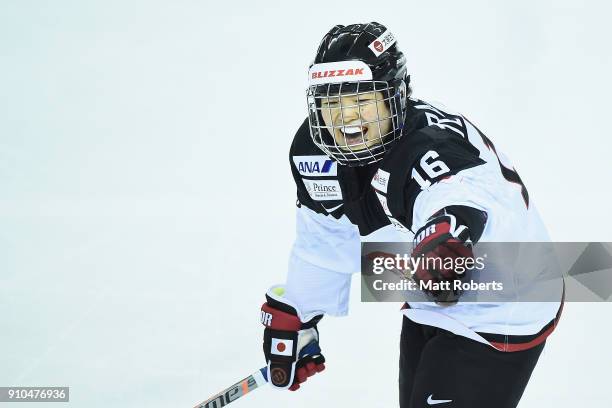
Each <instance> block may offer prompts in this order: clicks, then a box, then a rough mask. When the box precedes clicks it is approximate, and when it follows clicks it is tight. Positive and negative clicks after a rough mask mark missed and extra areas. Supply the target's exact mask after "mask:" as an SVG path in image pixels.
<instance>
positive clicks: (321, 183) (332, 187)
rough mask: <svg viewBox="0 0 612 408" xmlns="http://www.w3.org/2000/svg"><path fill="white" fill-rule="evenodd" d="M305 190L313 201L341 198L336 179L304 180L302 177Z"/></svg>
mask: <svg viewBox="0 0 612 408" xmlns="http://www.w3.org/2000/svg"><path fill="white" fill-rule="evenodd" d="M302 181H303V182H304V185H305V186H306V191H308V194H310V197H311V198H312V199H313V200H315V201H328V200H342V191H341V190H340V183H338V180H316V181H315V180H306V179H302Z"/></svg>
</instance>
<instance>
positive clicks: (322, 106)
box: [307, 22, 410, 166]
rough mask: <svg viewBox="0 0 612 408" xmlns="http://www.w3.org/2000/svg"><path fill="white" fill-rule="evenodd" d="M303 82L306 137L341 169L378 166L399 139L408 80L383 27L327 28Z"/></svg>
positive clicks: (393, 42) (402, 60)
mask: <svg viewBox="0 0 612 408" xmlns="http://www.w3.org/2000/svg"><path fill="white" fill-rule="evenodd" d="M308 80H309V87H308V91H307V100H308V111H309V116H308V117H309V123H310V134H311V136H312V139H313V141H314V143H315V144H316V145H317V146H319V148H321V150H323V151H324V152H325V153H326V154H327V155H329V156H330V157H332V158H333V159H334V160H336V161H338V162H339V163H340V164H346V165H349V166H361V165H365V164H369V163H373V162H375V161H378V160H380V159H381V158H382V157H383V156H384V154H385V152H386V151H387V150H388V149H389V147H390V145H391V144H392V143H393V142H394V141H396V140H397V139H398V138H399V137H400V136H401V134H402V126H403V123H404V116H405V112H406V99H407V96H408V95H407V89H409V88H408V85H409V82H410V77H409V76H407V75H406V59H405V57H404V54H402V53H401V52H400V51H399V49H398V47H397V43H396V40H395V37H394V36H393V34H392V33H391V32H389V31H388V30H387V29H386V27H385V26H383V25H382V24H379V23H375V22H372V23H369V24H351V25H349V26H346V27H345V26H342V25H337V26H335V27H334V28H332V29H331V30H330V31H329V32H328V33H327V34H326V35H325V37H323V40H321V44H320V45H319V49H318V50H317V55H316V57H315V60H314V62H313V64H312V65H311V66H310V70H309V78H308Z"/></svg>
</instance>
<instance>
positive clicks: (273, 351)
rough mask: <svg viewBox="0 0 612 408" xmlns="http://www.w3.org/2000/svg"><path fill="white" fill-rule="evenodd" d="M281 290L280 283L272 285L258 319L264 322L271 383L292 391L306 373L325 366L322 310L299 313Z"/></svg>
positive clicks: (311, 373) (304, 377)
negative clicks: (307, 313) (322, 340)
mask: <svg viewBox="0 0 612 408" xmlns="http://www.w3.org/2000/svg"><path fill="white" fill-rule="evenodd" d="M284 292H285V291H284V288H282V287H280V286H276V287H273V288H271V289H270V290H269V291H268V293H267V294H266V300H267V301H266V303H264V304H263V306H262V307H261V322H262V323H263V325H264V326H266V329H265V331H264V342H263V350H264V354H265V356H266V362H267V365H268V380H269V381H270V384H271V385H272V386H273V387H274V388H277V389H289V390H291V391H295V390H297V389H298V388H300V384H301V383H303V382H305V381H306V379H307V378H308V377H310V376H313V375H315V374H316V373H318V372H321V371H323V370H324V369H325V364H324V363H325V357H323V355H322V354H321V349H320V348H319V331H318V330H317V323H318V322H319V320H321V318H322V317H323V314H319V313H314V314H310V315H308V316H302V315H301V313H300V312H299V311H298V310H297V307H295V305H293V304H292V303H291V302H290V301H289V300H287V299H284V298H283V294H284Z"/></svg>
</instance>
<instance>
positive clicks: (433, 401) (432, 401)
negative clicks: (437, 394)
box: [427, 394, 453, 405]
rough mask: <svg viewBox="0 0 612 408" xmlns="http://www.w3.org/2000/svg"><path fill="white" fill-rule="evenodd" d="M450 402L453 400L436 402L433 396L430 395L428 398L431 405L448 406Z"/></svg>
mask: <svg viewBox="0 0 612 408" xmlns="http://www.w3.org/2000/svg"><path fill="white" fill-rule="evenodd" d="M448 402H453V400H435V399H433V394H431V395H429V397H427V403H428V404H429V405H438V404H446V403H448Z"/></svg>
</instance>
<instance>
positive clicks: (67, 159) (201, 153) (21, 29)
mask: <svg viewBox="0 0 612 408" xmlns="http://www.w3.org/2000/svg"><path fill="white" fill-rule="evenodd" d="M610 11H611V10H610V6H609V5H608V2H605V1H553V0H551V1H537V2H536V1H512V2H509V1H462V2H457V1H436V2H423V1H418V2H417V1H397V2H376V1H360V0H351V1H335V2H330V1H318V0H308V1H302V2H294V1H284V2H282V1H278V2H270V1H256V2H255V1H240V2H238V1H215V2H213V1H208V2H207V1H125V0H124V1H110V0H105V1H67V0H63V1H59V0H58V1H53V2H45V1H23V0H21V1H19V0H3V1H2V2H1V3H0V386H18V385H33V386H35V385H56V386H64V385H66V386H70V387H71V402H70V403H69V404H68V405H69V406H72V407H88V408H95V407H108V406H112V407H144V406H146V407H151V408H153V407H170V406H172V407H190V406H193V405H195V404H196V403H197V402H199V401H201V400H204V399H206V398H207V397H208V396H210V395H212V394H214V393H215V392H217V391H219V390H220V389H223V388H225V387H226V386H228V385H230V384H232V383H233V382H235V381H237V380H239V379H241V378H242V377H244V376H246V375H247V374H249V373H251V372H252V371H254V370H255V369H257V368H258V367H260V366H262V365H263V355H262V352H261V332H262V328H261V326H260V323H259V321H258V319H259V306H260V304H261V303H262V301H263V295H264V292H265V290H266V289H267V288H268V287H269V286H270V285H272V284H274V283H279V282H282V281H283V279H284V275H285V269H286V262H287V254H288V251H289V249H290V246H291V242H292V239H293V235H294V232H293V212H294V202H295V187H294V185H293V181H292V178H291V175H290V172H289V167H288V156H287V154H288V147H289V144H290V142H291V139H292V137H293V134H294V132H295V130H296V129H297V127H298V125H299V124H300V123H301V121H302V120H303V119H304V117H305V114H306V109H305V105H306V104H305V96H304V91H305V85H306V73H307V69H308V64H309V63H310V61H311V60H312V58H313V57H314V53H315V50H316V48H317V45H318V42H319V40H320V38H321V37H322V36H323V35H324V34H325V33H326V32H327V31H328V30H329V29H330V28H331V27H332V26H333V25H335V24H338V23H342V24H350V23H354V22H368V21H372V20H374V21H379V22H382V23H384V24H386V25H387V26H388V27H389V28H390V29H391V30H392V31H393V32H394V34H395V35H396V37H397V38H398V40H399V42H398V43H399V46H400V47H401V49H402V50H403V51H404V53H405V54H406V56H407V58H408V64H409V68H410V72H411V74H412V80H413V86H414V90H415V95H416V96H418V97H422V98H424V99H428V100H437V101H441V102H443V103H445V104H446V105H447V106H449V107H452V108H454V109H456V110H458V111H460V112H462V113H464V114H466V115H467V116H468V117H469V118H470V119H472V120H473V121H475V122H476V123H477V124H478V125H479V126H480V127H481V129H483V130H484V131H485V133H487V135H488V136H489V137H490V138H491V139H493V141H494V142H495V144H496V146H497V147H498V148H499V149H501V150H503V151H504V152H505V153H507V154H508V155H509V156H510V157H511V158H512V159H513V161H514V164H515V165H516V168H517V169H518V171H519V172H520V174H521V177H522V178H523V181H524V182H525V184H526V185H527V187H528V188H529V193H530V196H531V197H532V199H533V200H534V202H535V203H537V205H538V207H539V209H540V212H541V213H542V215H543V217H544V219H545V221H546V223H547V225H548V226H549V228H550V231H551V234H552V236H553V238H554V239H555V240H559V241H612V235H611V233H610V230H611V227H612V222H611V221H610V216H609V208H610V198H611V192H610V187H609V183H610V175H611V172H610V169H611V166H610V150H611V147H612V143H611V142H610V132H609V130H608V129H609V126H610V123H609V114H608V112H609V101H610V99H609V95H610V93H611V86H610V83H611V81H610V79H609V75H610V72H612V64H611V57H610V46H609V39H610V37H611V35H612V29H611V28H610V22H609V16H610ZM357 282H358V281H355V283H357ZM357 286H358V285H354V288H353V289H354V292H355V296H353V301H352V311H351V316H349V317H348V318H339V319H334V318H326V319H324V320H323V322H322V323H321V324H320V330H321V335H322V338H321V341H322V346H323V349H324V352H325V354H326V356H327V359H328V370H327V371H326V372H325V373H324V374H322V375H319V376H317V377H315V378H312V379H311V380H309V381H308V383H306V384H305V385H304V386H303V388H302V389H301V390H300V391H299V392H298V393H289V392H275V391H272V390H271V389H269V388H268V387H265V388H264V389H262V390H257V391H256V392H254V393H253V394H252V395H248V396H247V397H245V398H243V399H241V400H239V401H237V402H235V406H236V407H240V406H243V407H269V406H290V407H296V408H297V407H311V406H355V407H362V406H377V407H391V406H396V400H397V355H398V341H399V329H400V324H401V315H400V313H399V311H398V308H399V305H396V304H360V303H359V301H358V299H359V298H358V293H357V291H356V289H358V287H357ZM611 312H612V307H611V305H610V304H603V303H600V304H575V303H573V304H568V305H567V306H566V309H565V311H564V316H563V320H562V321H561V324H560V326H559V327H558V329H557V331H556V332H555V333H554V334H553V336H552V337H551V338H550V340H549V342H548V345H547V348H546V349H545V351H544V354H543V356H542V358H541V362H540V364H539V365H538V367H537V368H536V370H535V372H534V375H533V378H532V381H531V383H530V385H529V386H528V388H527V391H526V393H525V396H524V398H523V400H522V403H521V407H524V408H526V407H541V406H550V407H575V406H589V407H608V406H610V405H611V400H612V397H610V395H609V392H608V390H607V389H608V387H609V381H608V380H607V378H608V374H609V373H608V372H607V371H606V370H605V369H606V368H607V367H609V363H610V361H611V360H612V358H611V353H610V350H609V347H608V346H607V344H608V341H609V337H610V336H611V335H612V330H611V329H610V326H609V324H608V322H609V321H610V313H611ZM602 323H603V324H602ZM462 381H469V379H462ZM5 405H6V406H7V407H9V406H12V405H11V404H5ZM29 405H32V404H21V405H15V406H18V407H23V408H25V407H27V406H29ZM32 406H33V405H32ZM36 406H38V405H36ZM58 406H60V405H58ZM62 406H63V405H62Z"/></svg>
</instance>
